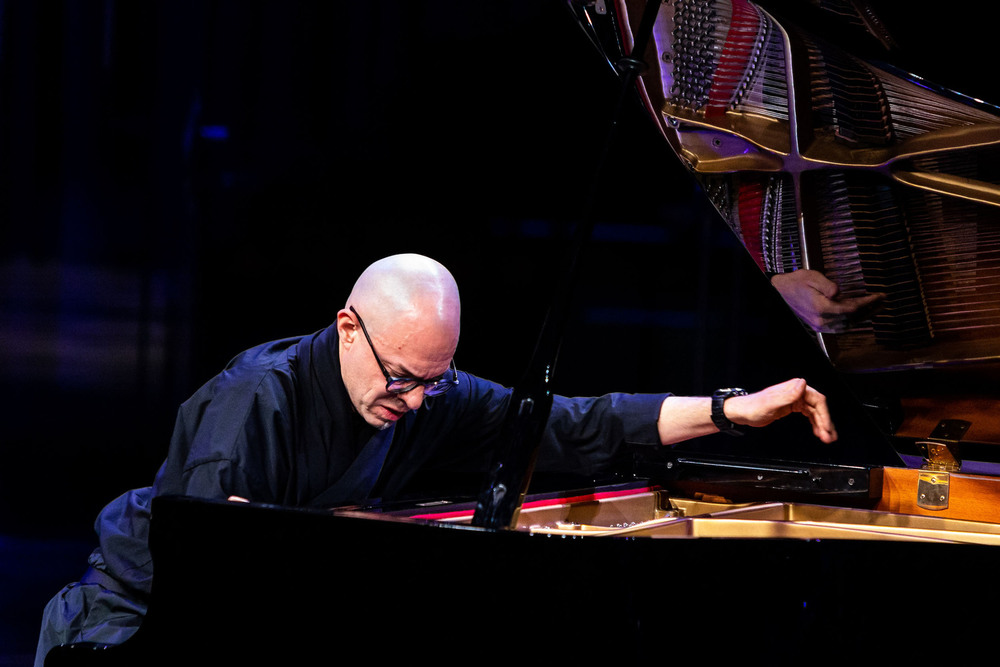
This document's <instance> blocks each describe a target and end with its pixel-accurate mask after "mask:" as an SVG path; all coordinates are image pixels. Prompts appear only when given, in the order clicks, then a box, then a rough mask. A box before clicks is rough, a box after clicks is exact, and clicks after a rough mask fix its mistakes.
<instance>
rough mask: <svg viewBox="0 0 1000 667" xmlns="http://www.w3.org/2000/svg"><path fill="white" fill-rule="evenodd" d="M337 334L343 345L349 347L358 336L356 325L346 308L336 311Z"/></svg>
mask: <svg viewBox="0 0 1000 667" xmlns="http://www.w3.org/2000/svg"><path fill="white" fill-rule="evenodd" d="M337 336H338V337H339V338H340V342H341V344H342V345H344V346H345V347H350V346H351V345H352V344H353V343H354V339H355V338H357V336H358V325H357V323H356V322H355V321H354V318H353V317H351V311H349V310H347V309H346V308H345V309H343V310H341V311H340V312H338V313H337Z"/></svg>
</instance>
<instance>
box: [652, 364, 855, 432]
mask: <svg viewBox="0 0 1000 667" xmlns="http://www.w3.org/2000/svg"><path fill="white" fill-rule="evenodd" d="M711 411H712V399H711V398H708V397H704V396H697V397H695V396H668V397H667V398H666V399H665V400H664V401H663V403H662V404H661V405H660V415H659V419H658V420H657V423H656V425H657V429H658V431H659V434H660V442H662V443H663V444H664V445H672V444H675V443H678V442H682V441H684V440H688V439H690V438H695V437H698V436H703V435H709V434H711V433H718V431H719V430H718V429H717V428H716V427H715V424H713V423H712V417H711ZM723 411H724V412H725V414H726V417H728V418H729V421H731V422H733V423H734V424H742V425H745V426H758V427H759V426H767V425H768V424H770V423H771V422H773V421H775V420H777V419H781V418H782V417H785V416H786V415H789V414H791V413H793V412H801V413H802V414H804V415H805V416H806V417H807V418H808V419H809V422H810V423H811V424H812V429H813V433H815V434H816V437H817V438H819V439H820V440H822V441H823V442H827V443H829V442H833V441H834V440H836V439H837V431H836V429H835V428H834V426H833V420H832V419H831V418H830V411H829V408H827V405H826V397H825V396H824V395H823V394H821V393H819V392H818V391H816V390H815V389H813V388H812V387H810V386H809V385H808V384H806V381H805V380H802V379H793V380H788V381H786V382H782V383H781V384H776V385H773V386H770V387H767V388H766V389H762V390H760V391H758V392H755V393H753V394H747V395H746V396H733V397H732V398H729V399H726V402H725V403H724V404H723Z"/></svg>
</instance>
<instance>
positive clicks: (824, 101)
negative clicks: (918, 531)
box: [571, 0, 1000, 501]
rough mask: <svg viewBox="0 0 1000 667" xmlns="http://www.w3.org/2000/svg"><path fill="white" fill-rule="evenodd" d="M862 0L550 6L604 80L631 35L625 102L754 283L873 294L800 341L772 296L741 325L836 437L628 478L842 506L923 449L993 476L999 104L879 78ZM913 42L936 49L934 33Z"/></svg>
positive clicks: (692, 461)
mask: <svg viewBox="0 0 1000 667" xmlns="http://www.w3.org/2000/svg"><path fill="white" fill-rule="evenodd" d="M875 5H877V3H855V2H840V1H839V0H829V1H828V0H820V1H819V2H814V3H806V2H782V1H780V0H777V1H773V2H768V1H767V0H764V1H762V2H756V3H754V2H749V1H747V0H667V1H665V2H662V3H652V4H651V5H647V4H646V3H645V2H641V1H638V0H636V1H633V0H619V1H617V2H606V3H605V2H595V3H571V6H572V7H573V9H574V12H575V13H576V15H577V17H578V19H579V20H580V23H581V25H582V26H583V27H584V30H585V31H586V32H587V33H588V34H589V35H590V36H591V38H592V40H593V42H594V44H595V45H596V47H597V48H598V49H599V50H600V51H601V52H603V53H604V55H605V56H606V57H607V58H608V61H609V64H610V65H611V66H612V67H614V68H615V69H618V70H624V69H626V68H627V67H630V66H632V63H633V62H634V61H635V60H636V59H637V58H638V56H637V58H629V57H628V56H629V54H630V50H631V49H632V47H633V44H634V41H635V39H636V35H637V34H640V33H641V32H642V31H643V30H650V31H651V33H652V36H651V38H650V39H649V41H648V46H647V48H646V49H645V50H644V54H645V55H644V56H643V57H642V58H641V60H642V61H643V63H644V65H645V69H643V70H642V74H641V76H640V77H639V81H638V84H637V97H638V98H639V101H640V103H641V104H642V105H643V106H644V107H645V108H646V110H647V111H648V112H649V115H650V116H651V117H652V118H653V120H654V123H655V124H656V126H657V127H658V128H659V131H660V133H661V134H662V136H663V137H664V139H665V141H666V143H667V144H669V146H670V148H671V150H672V153H673V155H674V156H675V157H676V158H677V159H678V160H679V161H680V162H681V163H683V164H684V165H685V166H686V167H687V168H688V169H689V170H690V172H691V173H692V174H693V176H694V178H695V180H696V181H697V183H698V184H699V186H700V188H701V189H702V191H703V193H704V195H705V197H707V198H708V199H709V200H710V201H711V203H712V205H713V206H714V208H715V209H716V211H717V212H718V213H719V217H720V218H721V220H724V221H725V223H728V226H729V227H730V229H731V230H732V231H733V232H734V233H735V234H736V236H737V238H738V239H739V240H740V241H741V242H742V243H743V245H744V246H745V248H746V249H747V251H748V253H749V255H750V256H751V257H752V259H753V261H754V263H756V265H757V266H758V267H759V268H760V270H761V271H762V272H764V273H765V274H767V275H769V276H770V275H774V274H784V275H785V276H792V275H796V276H803V275H806V274H805V273H801V274H795V272H797V271H803V270H807V269H808V270H813V271H816V272H819V273H822V274H824V275H826V276H827V277H828V278H830V279H831V280H833V281H834V282H835V283H837V285H838V287H839V288H840V296H842V297H861V296H864V295H866V294H870V293H876V292H877V293H881V294H884V295H885V296H884V298H883V300H882V301H881V302H880V307H879V308H877V309H876V310H875V311H874V312H870V313H867V314H864V315H863V316H862V317H859V318H857V319H855V320H854V321H851V322H849V323H848V324H847V325H846V326H844V325H843V324H842V323H837V325H836V326H833V327H831V326H825V327H822V328H821V329H820V330H817V331H815V332H809V333H808V334H807V337H808V338H809V341H808V342H803V341H802V340H800V338H801V336H800V335H799V334H801V333H806V332H805V330H804V329H803V327H802V326H799V327H796V326H795V318H787V317H786V315H787V313H782V312H780V311H781V310H782V308H781V306H783V305H784V304H781V303H780V301H781V300H780V299H777V301H778V302H779V306H778V307H777V308H776V309H775V310H774V311H773V312H770V313H762V317H769V318H774V319H775V321H781V320H782V319H783V318H785V319H790V320H791V321H790V322H789V324H790V328H789V331H788V340H787V346H788V357H789V358H790V359H794V360H795V361H794V364H795V365H792V366H790V367H789V369H788V371H789V372H790V373H791V374H792V375H797V374H801V375H803V376H805V377H808V378H809V380H810V382H811V383H812V384H814V385H816V386H817V388H819V389H820V390H821V391H824V393H826V394H827V395H828V397H829V398H830V400H831V403H832V405H831V408H832V411H833V413H834V417H835V419H836V423H837V427H838V431H839V433H840V436H841V437H840V441H839V442H838V443H836V445H834V446H832V447H820V446H816V444H815V442H814V439H813V438H812V437H811V436H810V435H809V434H808V431H807V430H806V431H803V432H801V433H796V432H795V430H796V429H797V428H798V427H799V426H800V425H798V424H795V423H785V422H784V421H783V422H780V423H777V424H774V425H772V426H771V427H768V428H767V429H762V430H760V431H755V432H753V433H750V434H747V435H746V436H744V437H742V438H739V439H738V440H739V442H736V441H734V440H729V441H727V439H726V437H725V436H721V435H720V436H713V437H711V438H704V439H701V440H698V441H694V442H692V443H687V444H683V445H678V446H675V447H673V448H670V449H668V450H666V451H662V452H661V451H658V452H652V453H649V454H648V455H645V454H644V455H642V456H641V457H640V461H639V462H638V464H639V465H638V470H640V471H642V472H644V473H646V474H649V475H650V476H651V477H653V478H657V477H659V478H662V479H664V480H665V481H666V482H667V483H669V484H674V485H679V486H681V487H685V488H690V489H694V488H703V487H706V486H707V487H718V489H719V490H720V492H722V493H723V494H724V495H726V496H731V495H733V494H736V495H737V496H743V497H746V498H748V499H752V498H754V497H756V496H758V495H763V496H766V497H771V498H773V497H774V492H775V490H778V491H779V494H781V493H788V494H791V495H793V496H794V495H800V494H803V495H810V494H809V493H808V492H809V491H810V490H811V491H814V492H817V493H819V494H820V495H828V496H839V497H841V498H843V499H850V498H852V497H853V498H855V499H856V500H858V501H863V499H864V497H865V495H866V493H871V494H878V493H879V492H880V489H879V488H878V487H879V485H880V481H879V480H878V479H876V478H875V477H872V478H867V477H866V476H865V475H864V471H865V470H867V469H872V470H874V471H875V472H874V474H875V476H876V477H877V469H878V467H879V466H883V465H884V466H900V465H904V463H908V464H909V465H910V466H914V465H920V464H921V463H922V462H923V458H924V456H926V455H927V454H928V452H927V449H928V447H931V448H933V449H934V451H937V450H938V449H942V450H944V451H947V452H948V453H949V455H950V454H951V452H955V456H956V457H958V458H959V459H961V458H972V459H975V460H973V461H967V462H966V465H965V466H964V467H963V468H962V469H963V470H966V471H973V472H989V473H992V472H994V471H995V466H994V463H995V460H996V456H997V455H996V450H995V449H994V448H993V446H992V445H993V444H995V443H997V442H1000V441H998V440H997V439H996V435H997V428H996V426H995V425H994V424H993V421H994V420H993V419H992V415H991V414H990V412H991V411H992V403H991V402H990V401H989V400H988V399H987V400H986V402H985V404H984V402H983V398H984V397H985V396H987V395H988V394H987V393H986V392H995V388H994V387H993V385H994V384H995V378H996V377H997V368H998V365H997V361H998V359H1000V252H998V250H1000V185H998V184H1000V178H998V176H1000V174H998V172H997V167H998V166H1000V110H998V109H997V108H996V107H994V106H991V105H989V104H987V103H984V102H983V101H981V100H979V99H975V98H972V97H969V96H965V95H962V94H960V93H956V92H953V91H952V90H950V89H947V88H943V87H940V86H935V85H932V84H930V83H928V82H927V81H926V80H924V79H921V78H920V77H918V76H915V75H911V74H908V73H907V72H906V71H904V70H901V69H898V68H897V67H894V66H893V65H888V64H884V63H883V62H882V59H888V60H890V61H891V59H892V58H893V57H895V56H897V55H898V54H900V53H903V54H904V55H905V51H903V50H900V49H899V48H898V44H897V42H896V41H895V39H894V35H893V34H892V33H891V30H892V28H894V27H896V26H895V24H893V23H892V22H891V21H890V22H888V23H887V22H885V21H884V20H882V19H881V18H880V15H879V14H878V13H877V12H876V11H875V10H874V6H875ZM651 11H653V12H655V13H656V16H655V24H652V25H647V24H648V23H651V20H650V19H649V16H650V12H651ZM897 11H898V10H897ZM644 21H646V22H647V24H644ZM904 36H905V37H908V35H904ZM935 39H936V40H938V43H939V44H940V45H941V46H942V49H941V50H942V51H945V52H946V51H947V43H946V42H944V40H946V39H947V35H942V34H940V32H939V33H938V34H936V35H935ZM942 42H944V43H942ZM845 45H846V46H845ZM639 55H642V54H639ZM876 56H877V57H878V58H879V59H878V60H877V59H876ZM935 57H936V58H937V59H938V60H946V58H943V57H942V56H941V55H940V54H939V53H937V52H936V54H935ZM965 57H966V56H965V55H964V54H963V55H962V58H963V59H964V58H965ZM900 65H903V66H907V67H909V66H911V63H906V62H904V63H900ZM966 69H967V68H966ZM942 71H947V70H941V71H938V72H936V74H940V73H941V72H942ZM976 92H977V93H980V94H981V92H980V91H976ZM720 222H721V221H720ZM776 293H777V291H776ZM789 303H791V302H789ZM784 310H785V311H787V312H788V313H790V312H791V310H790V309H788V308H784ZM796 329H798V330H796ZM736 338H737V339H738V338H739V334H738V332H736ZM803 364H804V367H803ZM824 366H827V367H828V368H824ZM797 367H798V368H801V370H798V371H797V370H795V369H796V368H797ZM819 378H824V379H819ZM748 381H749V380H748ZM970 396H971V397H973V398H972V399H970V398H969V397H970ZM854 397H859V398H858V399H857V401H855V398H854ZM928 403H929V404H930V406H931V410H930V411H929V414H914V410H913V408H912V406H913V405H914V404H918V405H920V406H922V405H926V404H928ZM862 405H864V406H865V407H861V406H862ZM965 436H968V440H967V441H966V442H964V443H961V448H959V441H960V440H962V438H963V437H965ZM960 449H961V450H964V451H963V452H962V453H959V451H960ZM742 452H753V455H752V457H747V456H745V455H743V454H742ZM841 466H847V467H846V468H842V467H841ZM855 473H860V475H859V474H855Z"/></svg>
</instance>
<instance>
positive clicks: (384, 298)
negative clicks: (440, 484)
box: [337, 254, 461, 428]
mask: <svg viewBox="0 0 1000 667" xmlns="http://www.w3.org/2000/svg"><path fill="white" fill-rule="evenodd" d="M460 316H461V306H460V303H459V297H458V286H457V285H456V284H455V279H454V278H453V277H452V275H451V273H450V272H449V271H448V269H446V268H445V267H444V266H442V265H441V264H439V263H438V262H436V261H434V260H433V259H430V258H429V257H424V256H423V255H415V254H405V255H393V256H391V257H386V258H384V259H380V260H379V261H377V262H375V263H374V264H372V265H371V266H369V267H368V268H367V269H365V270H364V272H363V273H362V274H361V276H360V277H359V278H358V280H357V282H356V283H355V284H354V289H352V290H351V295H350V297H348V300H347V303H346V304H345V306H344V308H343V309H342V310H341V311H340V312H339V313H337V333H338V337H339V341H340V344H339V354H340V364H341V375H342V377H343V381H344V386H345V387H346V388H347V391H348V393H349V395H350V397H351V402H352V403H353V404H354V407H355V409H356V410H357V411H358V413H359V414H360V415H362V416H363V417H364V418H365V420H366V421H368V423H370V424H372V425H373V426H377V427H380V428H381V427H383V426H386V425H388V424H389V423H391V422H393V421H395V420H396V419H399V418H400V417H401V416H402V415H403V414H405V413H406V412H407V411H409V410H415V409H417V408H418V407H420V405H421V403H422V401H423V389H422V388H417V389H414V390H412V391H408V392H405V393H392V392H389V391H387V389H386V377H385V375H384V374H383V370H382V369H381V368H380V367H379V365H378V361H381V362H382V364H383V366H384V368H385V370H384V372H385V373H388V374H389V375H391V376H393V377H406V378H411V379H415V380H418V381H432V380H433V379H434V378H439V377H441V376H442V375H443V374H444V373H445V372H447V371H448V369H449V366H450V365H451V362H452V358H453V357H454V355H455V349H456V348H457V347H458V337H459V331H460V319H461V317H460ZM362 325H363V328H362ZM365 331H367V332H368V336H370V337H371V342H370V343H369V342H368V339H367V337H365V336H364V332H365ZM376 355H377V356H378V361H377V360H376Z"/></svg>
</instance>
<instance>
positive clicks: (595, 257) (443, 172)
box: [0, 0, 832, 664]
mask: <svg viewBox="0 0 1000 667" xmlns="http://www.w3.org/2000/svg"><path fill="white" fill-rule="evenodd" d="M616 97H617V79H616V78H615V76H614V74H613V72H612V70H611V68H610V67H609V66H608V65H607V63H606V62H604V61H603V59H602V58H601V56H600V55H599V54H598V53H597V52H596V50H594V49H593V48H592V47H591V45H590V44H589V42H588V41H587V40H586V38H585V37H584V35H583V33H582V32H581V31H580V29H579V28H578V26H577V25H576V24H575V22H574V20H573V18H572V16H571V14H570V13H569V12H568V10H567V9H566V8H565V7H564V5H563V3H561V2H555V1H552V0H549V1H544V2H540V1H538V0H524V1H513V0H510V1H505V2H500V3H476V2H461V1H451V0H447V1H445V0H436V1H434V2H425V1H422V0H421V1H413V0H410V1H388V0H376V1H370V0H368V1H365V2H356V3H344V2H328V3H327V2H304V1H297V2H296V1H292V2H289V1H282V2H235V1H233V2H226V1H222V0H217V1H213V2H195V1H184V0H176V1H172V2H145V3H139V2H115V1H114V0H108V1H106V2H97V1H94V2H45V3H29V2H0V184H2V185H0V390H2V395H0V406H2V407H0V409H2V418H0V424H2V427H0V534H2V535H3V537H0V548H2V550H0V557H2V558H3V560H2V561H0V568H2V569H0V613H2V614H3V616H0V628H2V630H0V649H3V650H0V654H4V655H14V654H21V653H27V652H30V651H31V650H32V648H33V645H34V633H35V631H36V630H35V628H36V627H37V617H38V614H39V613H40V610H41V606H42V605H43V604H44V602H45V601H46V600H47V599H48V597H49V596H50V595H51V594H53V593H54V592H55V591H56V590H58V588H59V587H60V586H61V585H62V584H63V583H66V582H67V581H70V580H72V579H75V578H76V577H77V576H78V575H79V574H80V570H81V569H82V567H83V565H84V558H85V556H86V554H87V553H88V552H89V550H90V548H91V540H92V537H91V523H92V521H93V518H94V516H95V515H96V513H97V511H98V510H99V509H100V508H101V507H102V506H103V505H104V504H105V503H106V502H108V501H109V500H111V499H112V498H114V497H115V496H117V495H118V494H120V493H121V492H123V491H125V490H127V489H128V488H131V487H135V486H144V485H147V484H149V483H150V482H151V481H152V476H153V474H154V473H155V470H156V468H157V466H158V464H159V462H160V460H161V459H162V458H163V456H164V452H165V448H166V445H167V442H168V439H169V437H170V432H171V429H172V422H173V418H174V414H175V411H176V408H177V406H178V404H179V403H180V402H181V401H183V400H184V399H185V398H186V397H187V396H188V395H189V394H190V393H192V392H193V391H194V390H195V389H196V388H197V386H198V385H200V384H201V383H202V382H204V381H206V380H207V379H209V378H210V377H211V376H212V375H213V374H214V373H215V372H217V371H218V370H219V369H221V367H222V366H223V365H224V364H225V363H226V362H227V361H228V359H229V358H231V357H232V356H233V355H235V354H236V353H237V352H239V351H241V350H242V349H244V348H246V347H248V346H251V345H254V344H256V343H259V342H263V341H265V340H269V339H272V338H277V337H284V336H289V335H297V334H302V333H308V332H311V331H314V330H316V329H319V328H321V327H324V326H326V325H327V324H328V323H329V322H330V321H332V318H333V316H334V314H335V312H336V310H337V309H338V308H339V307H341V305H342V303H343V300H344V298H345V297H346V295H347V292H348V290H349V289H350V285H351V283H352V281H353V279H354V277H355V276H356V275H357V273H358V272H359V271H360V270H361V269H362V268H363V267H365V266H366V265H367V264H368V263H370V262H371V261H373V260H375V259H377V258H379V257H381V256H384V255H387V254H391V253H395V252H404V251H414V252H421V253H426V254H429V255H431V256H433V257H435V258H437V259H439V260H440V261H442V262H443V263H445V264H446V265H447V266H449V267H450V268H451V269H452V271H453V272H454V274H455V276H456V277H457V279H458V282H459V285H460V287H461V288H462V291H463V303H464V313H463V337H462V342H461V344H460V346H459V350H458V355H457V362H458V364H459V366H461V367H462V368H464V369H467V370H469V371H472V372H475V373H477V374H480V375H483V376H485V377H490V378H492V379H495V380H497V381H500V382H504V383H507V384H512V383H515V382H516V381H517V380H518V377H519V374H520V373H521V371H522V370H523V368H524V365H525V363H526V361H527V359H528V356H529V355H530V352H531V349H532V347H533V345H534V341H535V336H536V333H537V331H538V330H539V328H540V326H541V323H542V319H543V315H544V312H545V308H546V304H547V303H548V300H549V297H550V292H551V289H552V284H553V278H554V276H555V275H556V274H557V272H558V271H559V270H560V266H561V263H562V261H563V257H564V254H565V250H566V248H567V245H568V240H569V237H570V233H571V231H572V229H573V228H574V225H575V224H576V222H577V221H578V220H579V219H580V216H581V215H583V214H585V212H587V211H588V210H590V211H592V212H593V214H594V217H595V221H596V230H595V237H594V242H593V244H592V246H591V247H590V249H589V251H588V254H587V255H586V257H585V267H584V275H583V279H582V282H581V284H580V286H579V289H578V291H577V295H576V299H575V301H574V308H573V311H572V322H571V326H570V329H569V331H568V333H567V336H566V339H565V342H564V346H563V350H562V354H561V358H560V361H559V365H558V369H557V371H558V372H557V376H556V387H557V389H558V390H559V391H560V392H561V393H568V394H593V393H603V392H605V391H610V390H619V391H631V392H641V391H659V390H665V389H666V390H671V391H675V392H678V393H699V394H700V393H705V392H709V391H711V390H712V389H714V388H715V387H718V386H727V385H731V384H742V385H744V386H748V387H751V388H754V387H759V386H762V385H763V384H765V383H768V382H771V381H777V380H781V379H785V378H786V377H788V376H789V375H791V374H803V375H806V376H807V377H808V378H809V379H810V381H811V382H813V383H814V384H817V385H819V386H820V387H821V388H823V387H824V386H827V385H828V384H829V383H830V382H832V380H830V379H829V378H828V377H827V375H826V371H827V369H826V367H825V365H824V364H823V363H822V360H818V361H817V359H816V358H815V356H816V354H817V353H816V350H815V349H814V348H813V347H811V341H810V340H809V339H808V337H807V336H806V334H805V332H804V331H803V330H802V329H801V327H799V326H798V324H797V322H796V321H795V320H794V318H792V316H791V315H790V314H789V313H788V312H787V311H786V310H785V309H784V306H783V304H781V303H780V302H778V301H777V297H776V296H775V295H774V294H772V293H771V292H770V288H769V286H768V285H767V284H766V281H765V279H764V278H763V276H762V275H760V274H759V272H758V271H757V270H756V268H755V267H754V266H753V265H752V262H751V261H750V259H749V257H748V256H747V255H746V254H745V252H744V250H743V249H742V247H741V246H739V245H738V243H737V242H736V241H735V240H734V239H733V238H732V236H731V234H730V232H729V231H728V229H727V228H726V227H725V225H724V224H723V223H722V222H721V220H719V219H717V218H716V217H715V216H714V213H713V212H712V211H711V210H710V209H709V208H708V206H707V204H705V203H704V202H703V201H702V200H701V199H700V198H699V197H698V193H697V192H696V189H695V187H694V185H693V181H692V180H691V179H690V178H689V176H688V175H687V174H686V173H685V172H684V171H683V169H682V168H681V167H680V165H679V164H678V162H677V160H676V159H675V157H674V156H673V154H672V153H670V152H669V149H668V148H667V146H666V144H665V143H664V142H663V141H662V140H661V138H660V137H659V135H658V134H657V133H656V131H655V129H654V128H653V126H652V123H651V121H650V120H649V119H648V118H647V117H646V116H644V115H643V113H644V112H642V111H641V110H639V109H638V108H637V107H635V106H629V107H628V108H627V113H626V114H625V117H624V118H623V119H622V123H621V133H620V142H619V143H618V144H617V147H616V149H615V150H614V152H613V153H612V155H611V160H610V162H609V164H608V170H607V172H606V173H605V174H604V175H603V176H602V178H601V180H600V182H599V184H598V186H597V187H595V186H594V178H595V172H596V170H597V167H598V161H599V155H600V152H601V146H602V144H603V142H604V138H605V136H606V134H607V131H608V126H609V122H610V118H611V111H612V108H613V106H614V102H615V100H616ZM591 194H596V195H598V198H597V201H596V202H595V203H594V205H593V208H590V206H591V205H590V204H589V202H590V197H589V196H590V195H591ZM800 352H801V353H802V355H805V356H804V357H803V356H801V355H800V354H799V353H800ZM25 647H27V648H25ZM11 660H12V661H13V660H15V659H14V658H12V659H11ZM11 664H12V663H11Z"/></svg>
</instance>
